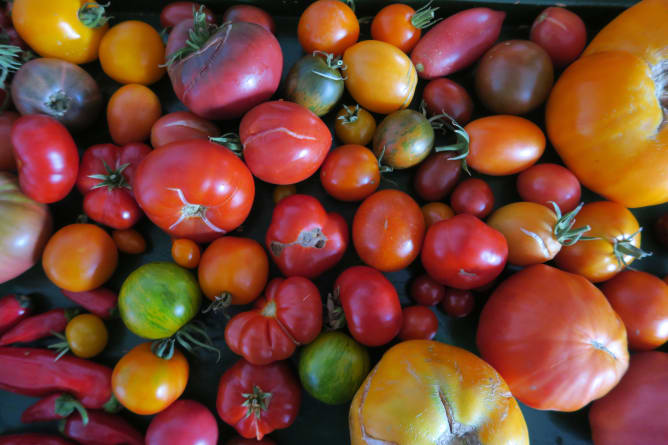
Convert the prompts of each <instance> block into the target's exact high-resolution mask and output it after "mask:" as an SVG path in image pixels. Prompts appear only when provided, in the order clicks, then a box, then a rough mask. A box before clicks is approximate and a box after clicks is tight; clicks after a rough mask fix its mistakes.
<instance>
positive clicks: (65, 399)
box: [55, 394, 88, 426]
mask: <svg viewBox="0 0 668 445" xmlns="http://www.w3.org/2000/svg"><path fill="white" fill-rule="evenodd" d="M74 411H77V412H78V413H79V415H81V422H82V423H83V424H84V426H85V425H88V411H86V408H84V406H83V405H82V404H81V402H79V401H78V400H77V399H75V398H74V397H72V396H71V395H69V394H63V395H62V396H60V397H58V398H57V399H56V404H55V413H56V414H57V415H59V416H60V417H63V418H65V417H68V416H69V415H70V414H72V413H73V412H74Z"/></svg>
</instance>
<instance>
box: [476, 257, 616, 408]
mask: <svg viewBox="0 0 668 445" xmlns="http://www.w3.org/2000/svg"><path fill="white" fill-rule="evenodd" d="M537 295H540V298H536V296H537ZM477 344H478V348H479V350H480V352H481V355H482V357H483V359H485V361H487V362H488V363H489V364H490V365H492V366H494V368H495V369H497V370H498V371H499V373H500V374H501V375H502V376H503V378H504V379H505V380H506V381H507V382H508V386H510V389H511V391H512V392H513V394H514V395H515V396H516V397H517V398H518V399H519V400H520V401H522V402H523V403H525V404H527V405H529V406H531V407H533V408H536V409H550V410H557V411H575V410H578V409H580V408H582V407H583V406H585V405H587V404H588V403H589V402H591V401H592V400H595V399H597V398H599V397H602V396H603V395H605V394H606V393H607V392H608V391H610V389H612V388H613V387H614V386H615V385H616V384H617V383H618V382H619V379H620V378H621V377H622V375H623V374H624V372H626V369H627V367H628V361H629V354H628V350H627V343H626V330H625V329H624V324H623V323H622V320H621V319H620V318H619V316H618V315H617V314H616V313H615V312H614V311H613V309H612V308H611V307H610V305H609V304H608V302H607V300H606V299H605V296H604V295H603V294H602V293H601V292H600V291H599V290H598V289H597V288H596V287H595V286H594V285H592V284H591V282H589V281H588V280H586V279H585V278H583V277H581V276H578V275H575V274H571V273H568V272H564V271H561V270H559V269H555V268H554V267H550V266H546V265H543V264H538V265H534V266H530V267H528V268H526V269H523V270H522V271H520V272H518V273H516V274H515V275H512V276H511V277H510V278H508V279H507V280H506V281H504V282H503V283H502V284H501V285H500V286H499V287H497V288H496V290H495V291H494V293H493V294H492V296H491V298H490V299H489V300H488V302H487V303H486V305H485V307H484V308H483V311H482V315H481V316H480V323H479V325H478V333H477Z"/></svg>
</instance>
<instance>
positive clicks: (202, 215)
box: [167, 187, 226, 234]
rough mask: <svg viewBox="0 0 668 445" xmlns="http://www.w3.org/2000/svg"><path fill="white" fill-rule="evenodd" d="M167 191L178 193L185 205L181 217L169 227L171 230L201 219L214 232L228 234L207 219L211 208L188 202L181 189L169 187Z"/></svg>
mask: <svg viewBox="0 0 668 445" xmlns="http://www.w3.org/2000/svg"><path fill="white" fill-rule="evenodd" d="M167 190H170V191H174V192H176V193H177V194H178V196H179V199H180V200H181V203H182V204H183V207H181V215H180V216H179V218H178V219H177V220H176V221H175V222H174V223H172V225H170V226H169V230H174V228H176V227H177V226H178V225H179V224H181V223H182V222H183V221H185V220H186V219H190V218H199V219H201V220H202V222H203V223H204V224H205V225H206V226H207V227H208V228H209V229H211V230H213V231H214V232H219V233H222V234H225V233H226V232H225V230H223V229H221V228H220V227H217V226H216V225H215V224H213V223H212V222H211V221H210V220H209V218H207V216H206V212H207V210H209V207H207V206H204V205H201V204H193V203H191V202H188V200H187V199H186V197H185V195H184V194H183V190H181V189H180V188H173V187H167Z"/></svg>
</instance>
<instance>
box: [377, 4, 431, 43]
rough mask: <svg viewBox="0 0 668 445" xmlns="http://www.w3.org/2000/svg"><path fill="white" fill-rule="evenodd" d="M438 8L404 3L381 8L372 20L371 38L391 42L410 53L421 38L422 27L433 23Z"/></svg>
mask: <svg viewBox="0 0 668 445" xmlns="http://www.w3.org/2000/svg"><path fill="white" fill-rule="evenodd" d="M436 9H438V8H430V7H429V6H428V5H427V6H426V7H423V8H420V9H419V10H418V11H417V12H416V11H415V9H413V8H411V7H410V6H408V5H404V4H403V3H394V4H391V5H387V6H386V7H384V8H383V9H381V10H380V11H379V12H378V14H376V16H375V17H374V18H373V21H372V22H371V38H372V39H374V40H381V41H383V42H387V43H390V44H392V45H394V46H396V47H397V48H399V49H400V50H402V51H403V52H405V53H409V52H410V51H411V50H412V49H413V47H414V46H415V45H416V44H417V42H418V40H420V36H421V35H422V29H424V28H427V27H429V26H431V25H433V24H434V23H435V22H436V20H434V16H435V14H434V12H435V11H436Z"/></svg>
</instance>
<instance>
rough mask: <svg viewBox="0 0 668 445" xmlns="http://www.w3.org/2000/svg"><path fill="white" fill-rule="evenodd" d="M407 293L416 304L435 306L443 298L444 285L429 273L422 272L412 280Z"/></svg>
mask: <svg viewBox="0 0 668 445" xmlns="http://www.w3.org/2000/svg"><path fill="white" fill-rule="evenodd" d="M409 293H410V296H411V298H412V299H413V301H415V302H416V303H417V304H421V305H423V306H435V305H437V304H438V303H440V302H441V300H443V298H445V286H443V285H442V284H441V283H439V282H438V281H436V280H434V279H433V278H432V277H430V276H429V275H427V274H422V275H420V276H418V277H417V278H416V279H415V280H413V282H412V283H411V287H410V291H409Z"/></svg>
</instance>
